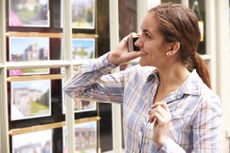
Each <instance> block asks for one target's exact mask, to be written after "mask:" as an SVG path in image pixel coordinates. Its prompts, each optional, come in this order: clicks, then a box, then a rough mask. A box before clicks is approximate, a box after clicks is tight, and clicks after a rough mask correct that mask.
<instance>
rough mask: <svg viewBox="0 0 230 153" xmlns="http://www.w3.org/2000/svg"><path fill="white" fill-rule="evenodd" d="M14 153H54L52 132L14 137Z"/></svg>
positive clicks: (46, 131) (39, 132)
mask: <svg viewBox="0 0 230 153" xmlns="http://www.w3.org/2000/svg"><path fill="white" fill-rule="evenodd" d="M22 140H23V141H22ZM12 153H52V130H45V131H38V132H32V133H26V134H19V135H15V136H12Z"/></svg>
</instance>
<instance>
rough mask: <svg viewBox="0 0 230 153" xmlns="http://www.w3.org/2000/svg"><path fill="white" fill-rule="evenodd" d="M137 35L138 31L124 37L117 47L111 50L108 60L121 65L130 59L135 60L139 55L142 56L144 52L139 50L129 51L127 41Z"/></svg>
mask: <svg viewBox="0 0 230 153" xmlns="http://www.w3.org/2000/svg"><path fill="white" fill-rule="evenodd" d="M135 35H137V34H136V33H131V34H129V35H128V36H126V37H124V38H123V39H122V40H121V41H120V42H119V44H118V46H117V48H116V49H115V50H113V51H110V52H109V55H108V60H109V62H110V63H112V64H114V65H120V64H122V63H126V62H128V61H130V60H133V59H135V58H137V57H140V56H141V54H143V53H142V52H141V51H138V52H134V51H132V52H128V49H127V42H128V38H129V37H132V36H135Z"/></svg>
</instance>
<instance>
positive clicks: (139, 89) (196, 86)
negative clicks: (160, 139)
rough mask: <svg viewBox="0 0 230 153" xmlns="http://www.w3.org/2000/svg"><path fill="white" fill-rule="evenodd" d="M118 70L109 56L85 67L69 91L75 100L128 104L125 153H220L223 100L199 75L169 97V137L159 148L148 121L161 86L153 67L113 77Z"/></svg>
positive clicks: (125, 123)
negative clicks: (221, 107) (156, 93)
mask: <svg viewBox="0 0 230 153" xmlns="http://www.w3.org/2000/svg"><path fill="white" fill-rule="evenodd" d="M113 68H115V65H112V64H111V63H109V62H108V60H107V55H104V56H102V57H100V58H98V59H95V60H93V62H91V63H89V64H86V65H82V66H81V68H79V69H78V71H77V73H76V75H75V76H73V78H72V79H70V80H69V81H68V82H67V83H66V85H65V87H64V91H65V93H66V94H67V95H69V96H71V97H78V98H82V99H89V100H90V99H94V100H97V101H104V102H115V103H119V104H122V105H123V114H124V116H123V131H124V142H125V153H174V152H175V153H184V152H186V153H190V152H195V153H219V152H221V151H220V150H221V143H220V141H221V127H222V119H221V109H220V102H219V98H218V96H217V95H216V94H215V93H214V92H213V91H212V90H210V89H209V88H208V87H207V86H206V85H205V84H204V83H203V82H202V80H201V79H200V77H199V76H198V74H197V72H196V71H195V70H194V71H193V72H192V73H191V74H190V75H189V77H188V78H187V79H186V80H185V82H184V83H183V84H182V85H181V87H180V88H179V89H178V90H176V91H174V92H172V93H170V94H169V95H167V96H166V97H165V98H164V99H163V101H164V102H165V103H167V104H168V107H169V110H170V112H171V115H172V120H171V125H170V131H169V135H168V136H169V137H168V139H167V141H166V142H165V144H164V145H163V146H162V147H161V148H159V149H157V147H156V145H155V144H154V142H153V135H154V126H153V125H152V124H151V123H149V122H148V118H149V115H148V114H149V111H150V105H151V104H152V102H153V98H154V95H155V92H156V89H157V87H158V85H159V78H158V76H157V71H156V69H154V68H153V67H141V66H133V67H131V68H128V69H126V70H124V71H120V72H118V73H113V74H110V72H111V70H112V69H113Z"/></svg>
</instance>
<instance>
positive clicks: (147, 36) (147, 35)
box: [143, 32, 151, 38]
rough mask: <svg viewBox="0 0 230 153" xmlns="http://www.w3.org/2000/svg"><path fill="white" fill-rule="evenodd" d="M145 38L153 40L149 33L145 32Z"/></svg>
mask: <svg viewBox="0 0 230 153" xmlns="http://www.w3.org/2000/svg"><path fill="white" fill-rule="evenodd" d="M143 35H144V37H146V38H151V37H150V35H149V34H148V33H147V32H143Z"/></svg>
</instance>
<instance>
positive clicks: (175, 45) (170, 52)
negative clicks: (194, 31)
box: [166, 42, 180, 56]
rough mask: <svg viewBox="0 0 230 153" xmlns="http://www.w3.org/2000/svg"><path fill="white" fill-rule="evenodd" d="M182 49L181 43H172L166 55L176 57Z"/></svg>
mask: <svg viewBox="0 0 230 153" xmlns="http://www.w3.org/2000/svg"><path fill="white" fill-rule="evenodd" d="M179 49H180V43H179V42H172V43H170V44H169V49H168V51H167V52H166V55H168V56H169V55H175V54H176V53H177V52H178V51H179Z"/></svg>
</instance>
